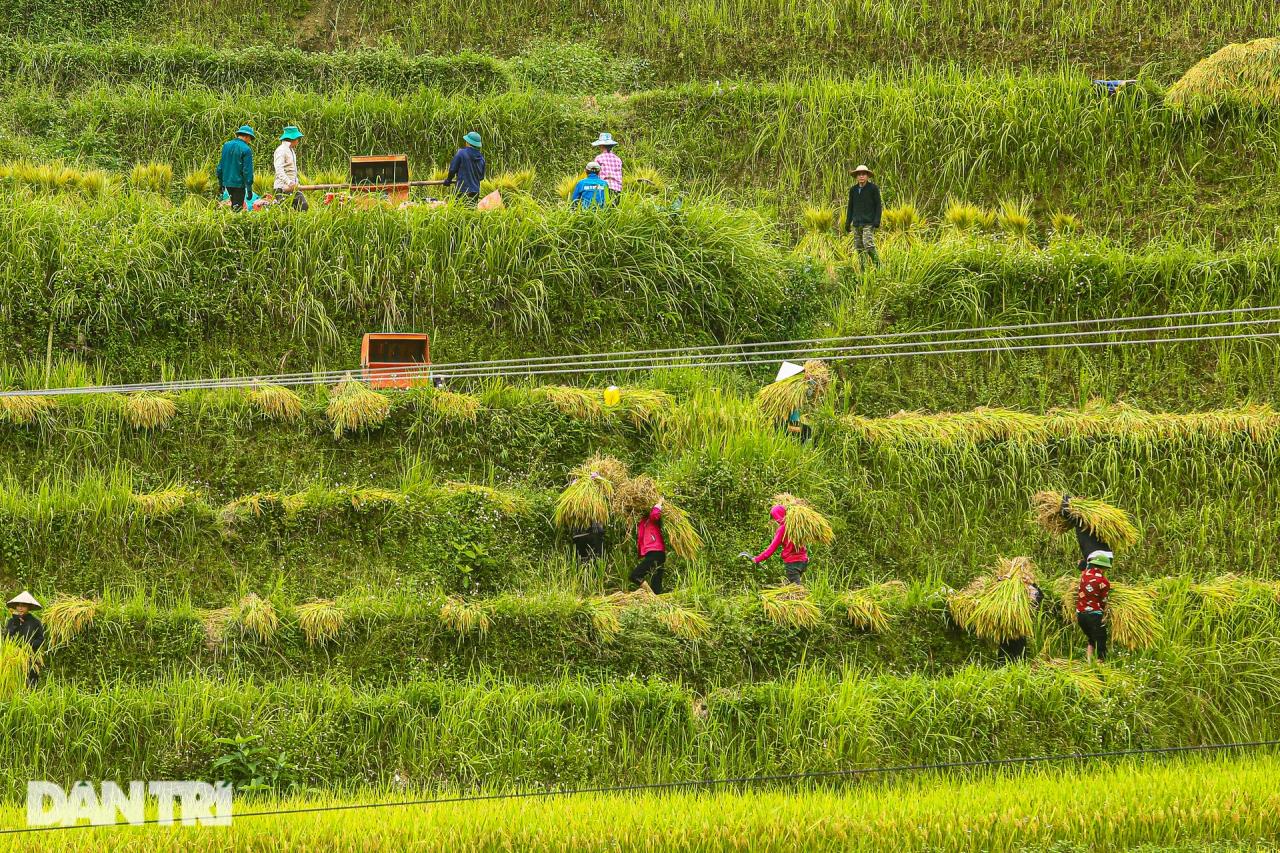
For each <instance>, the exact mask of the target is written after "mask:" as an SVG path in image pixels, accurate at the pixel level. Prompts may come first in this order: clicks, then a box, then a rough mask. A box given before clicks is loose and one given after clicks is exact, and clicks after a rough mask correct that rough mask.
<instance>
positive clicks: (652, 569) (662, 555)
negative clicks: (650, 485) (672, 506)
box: [631, 501, 667, 595]
mask: <svg viewBox="0 0 1280 853" xmlns="http://www.w3.org/2000/svg"><path fill="white" fill-rule="evenodd" d="M636 548H637V549H638V550H639V551H640V564H639V565H637V566H636V567H635V568H634V569H633V570H632V571H631V582H632V583H633V584H635V585H636V587H639V586H640V584H642V583H644V581H645V579H646V578H648V580H649V588H650V589H651V590H653V592H654V595H661V594H662V577H663V572H664V567H665V566H666V564H667V540H666V539H664V538H663V536H662V501H658V502H657V503H656V504H654V505H653V507H652V508H651V509H650V510H649V514H648V515H646V516H644V517H643V518H641V519H640V521H639V523H637V524H636Z"/></svg>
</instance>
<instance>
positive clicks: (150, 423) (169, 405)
mask: <svg viewBox="0 0 1280 853" xmlns="http://www.w3.org/2000/svg"><path fill="white" fill-rule="evenodd" d="M120 409H121V412H122V413H123V414H124V419H125V421H126V422H127V423H128V424H129V426H131V427H133V428H134V429H157V428H159V427H162V426H164V425H165V424H167V423H169V421H171V420H173V416H174V415H176V414H177V413H178V406H177V404H175V403H174V402H173V400H171V399H170V398H168V397H165V396H162V395H160V394H152V393H151V392H149V391H140V392H138V393H137V394H126V395H123V396H121V397H120Z"/></svg>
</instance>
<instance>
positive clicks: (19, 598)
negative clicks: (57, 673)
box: [4, 589, 44, 687]
mask: <svg viewBox="0 0 1280 853" xmlns="http://www.w3.org/2000/svg"><path fill="white" fill-rule="evenodd" d="M9 609H10V610H12V611H13V615H12V616H10V617H9V621H7V622H5V623H4V635H5V637H6V638H7V639H11V640H21V641H22V642H24V643H26V644H27V645H28V646H30V647H31V651H32V652H33V653H34V652H38V651H40V648H41V647H42V646H43V645H44V625H43V624H41V622H40V620H39V619H37V618H36V617H35V615H34V614H33V613H32V611H33V610H39V609H40V602H38V601H36V598H35V596H34V595H32V594H31V593H29V592H27V591H26V590H25V589H24V590H23V591H22V592H20V593H18V594H17V595H15V596H14V597H13V598H11V599H9ZM39 676H40V673H39V670H38V669H37V668H36V666H35V664H32V665H31V669H29V670H28V671H27V686H28V687H35V686H36V681H37V680H38V679H39Z"/></svg>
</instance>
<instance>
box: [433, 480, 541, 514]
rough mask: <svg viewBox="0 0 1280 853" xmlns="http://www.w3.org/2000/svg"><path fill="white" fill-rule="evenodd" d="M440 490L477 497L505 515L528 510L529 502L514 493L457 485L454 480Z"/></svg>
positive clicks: (473, 484) (522, 512)
mask: <svg viewBox="0 0 1280 853" xmlns="http://www.w3.org/2000/svg"><path fill="white" fill-rule="evenodd" d="M441 488H442V489H444V491H446V492H449V493H451V494H471V495H479V496H480V497H482V498H484V499H485V501H487V502H488V503H490V504H492V505H493V506H495V507H497V508H498V509H499V510H501V511H502V512H504V513H506V514H507V515H523V514H524V513H526V512H528V510H529V501H528V500H527V499H526V498H525V497H524V495H521V494H517V493H516V492H511V491H506V490H504V489H495V488H493V487H492V486H482V485H480V484H478V483H459V482H456V481H454V480H450V481H448V482H446V483H445V484H444V485H443V486H442V487H441Z"/></svg>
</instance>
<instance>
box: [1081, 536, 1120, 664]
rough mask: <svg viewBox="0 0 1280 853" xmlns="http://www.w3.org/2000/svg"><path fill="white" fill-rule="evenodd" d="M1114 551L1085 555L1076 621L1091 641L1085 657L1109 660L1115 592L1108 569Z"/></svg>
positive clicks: (1087, 658)
mask: <svg viewBox="0 0 1280 853" xmlns="http://www.w3.org/2000/svg"><path fill="white" fill-rule="evenodd" d="M1111 559H1112V555H1111V552H1110V551H1094V552H1093V553H1092V554H1090V555H1089V556H1088V557H1087V558H1085V561H1084V563H1085V565H1084V569H1083V570H1082V571H1081V572H1080V585H1079V586H1078V587H1077V589H1076V624H1078V625H1079V626H1080V630H1081V631H1083V632H1084V635H1085V637H1086V638H1087V639H1088V640H1089V648H1088V650H1087V651H1086V652H1085V659H1086V660H1092V659H1093V657H1094V655H1095V654H1096V655H1097V657H1098V660H1100V661H1104V660H1106V659H1107V625H1106V622H1105V621H1104V617H1105V615H1106V611H1107V596H1108V595H1110V594H1111V582H1110V581H1109V580H1107V575H1106V571H1105V570H1107V569H1110V568H1111Z"/></svg>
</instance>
